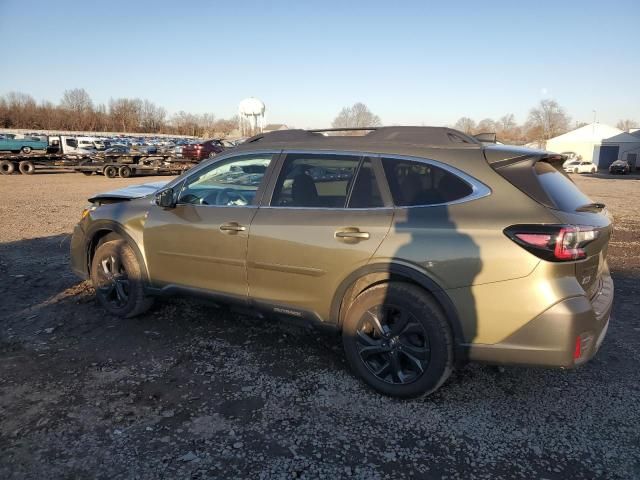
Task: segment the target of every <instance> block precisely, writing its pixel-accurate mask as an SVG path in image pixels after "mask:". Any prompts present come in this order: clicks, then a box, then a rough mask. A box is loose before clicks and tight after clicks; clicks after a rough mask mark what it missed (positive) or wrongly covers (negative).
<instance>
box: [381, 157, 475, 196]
mask: <svg viewBox="0 0 640 480" xmlns="http://www.w3.org/2000/svg"><path fill="white" fill-rule="evenodd" d="M382 164H383V166H384V171H385V174H386V177H387V181H388V182H389V188H390V190H391V195H392V196H393V201H394V203H395V204H396V205H397V206H401V207H410V206H419V205H437V204H440V203H448V202H453V201H456V200H460V199H462V198H464V197H466V196H468V195H471V193H472V192H473V189H472V188H471V185H469V184H468V183H467V182H465V181H464V180H462V179H461V178H459V177H458V176H457V175H455V174H453V173H451V172H448V171H447V170H444V169H443V168H440V167H437V166H435V165H431V164H429V163H423V162H415V161H410V160H401V159H394V158H383V159H382Z"/></svg>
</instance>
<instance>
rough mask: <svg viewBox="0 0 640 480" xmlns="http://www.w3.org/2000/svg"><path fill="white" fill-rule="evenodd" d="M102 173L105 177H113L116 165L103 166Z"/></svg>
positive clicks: (115, 172) (115, 173) (116, 172)
mask: <svg viewBox="0 0 640 480" xmlns="http://www.w3.org/2000/svg"><path fill="white" fill-rule="evenodd" d="M102 173H103V174H104V176H105V177H107V178H115V176H116V175H117V174H118V170H116V167H113V166H111V165H109V166H108V167H104V170H103V171H102Z"/></svg>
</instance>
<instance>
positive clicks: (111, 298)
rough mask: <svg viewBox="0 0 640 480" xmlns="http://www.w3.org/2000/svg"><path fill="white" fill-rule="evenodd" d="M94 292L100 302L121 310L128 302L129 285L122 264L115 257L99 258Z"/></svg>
mask: <svg viewBox="0 0 640 480" xmlns="http://www.w3.org/2000/svg"><path fill="white" fill-rule="evenodd" d="M97 281H98V282H97V285H96V290H97V292H98V295H100V296H101V297H102V300H103V301H104V302H105V303H107V304H109V305H110V306H112V307H114V308H116V309H121V308H124V307H125V306H126V305H127V303H128V302H129V292H130V284H129V277H128V274H127V270H126V268H125V266H124V263H123V262H122V261H121V260H120V258H119V257H118V256H117V255H108V256H106V257H103V258H100V260H99V265H98V269H97Z"/></svg>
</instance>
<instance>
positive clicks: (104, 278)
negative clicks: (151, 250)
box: [91, 240, 153, 318]
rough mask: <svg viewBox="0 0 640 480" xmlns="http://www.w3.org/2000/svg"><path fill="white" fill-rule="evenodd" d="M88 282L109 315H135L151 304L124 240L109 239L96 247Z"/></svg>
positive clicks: (132, 253)
mask: <svg viewBox="0 0 640 480" xmlns="http://www.w3.org/2000/svg"><path fill="white" fill-rule="evenodd" d="M91 281H92V282H93V286H94V288H95V289H96V298H97V299H98V302H100V304H101V305H102V306H103V307H104V308H105V310H107V311H108V312H109V313H111V314H112V315H117V316H120V317H127V318H130V317H135V316H136V315H140V314H141V313H144V312H145V311H147V310H148V309H149V307H151V305H152V303H153V299H152V298H151V297H149V296H147V295H146V294H145V281H144V277H143V275H142V269H141V267H140V264H139V263H138V260H137V258H136V255H135V253H134V252H133V249H132V248H131V247H130V246H129V244H128V243H127V242H126V241H124V240H112V241H109V242H106V243H103V244H102V245H100V246H99V247H98V249H97V250H96V252H95V255H94V256H93V261H92V262H91Z"/></svg>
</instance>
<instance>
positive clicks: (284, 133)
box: [244, 126, 481, 146]
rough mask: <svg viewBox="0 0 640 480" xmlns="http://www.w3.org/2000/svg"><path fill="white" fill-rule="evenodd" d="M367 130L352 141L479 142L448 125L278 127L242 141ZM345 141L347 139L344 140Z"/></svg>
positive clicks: (286, 139)
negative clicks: (287, 128)
mask: <svg viewBox="0 0 640 480" xmlns="http://www.w3.org/2000/svg"><path fill="white" fill-rule="evenodd" d="M351 131H368V132H369V133H367V134H366V135H362V136H357V137H347V138H352V139H354V141H356V139H357V140H358V141H371V142H393V143H407V144H413V145H431V146H449V145H460V144H468V145H480V144H481V141H480V140H479V139H476V138H474V137H472V136H469V135H466V134H464V133H462V132H460V131H458V130H454V129H452V128H448V127H408V126H407V127H355V128H323V129H314V130H302V129H292V130H278V131H275V132H268V133H261V134H258V135H255V136H253V137H251V138H249V139H248V140H247V141H246V142H244V143H254V142H259V141H263V140H264V141H269V142H288V141H295V140H305V139H309V140H310V139H319V138H326V139H327V140H329V139H335V138H336V137H335V136H330V137H329V136H327V135H326V133H328V132H351ZM345 141H346V139H345Z"/></svg>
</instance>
